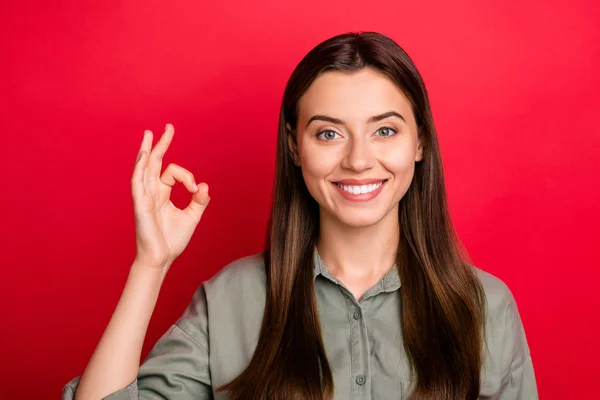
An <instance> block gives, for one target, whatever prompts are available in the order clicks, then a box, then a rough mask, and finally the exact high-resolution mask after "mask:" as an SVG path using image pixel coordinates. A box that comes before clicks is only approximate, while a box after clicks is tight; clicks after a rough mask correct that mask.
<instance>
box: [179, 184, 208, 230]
mask: <svg viewBox="0 0 600 400" xmlns="http://www.w3.org/2000/svg"><path fill="white" fill-rule="evenodd" d="M209 202H210V196H209V195H208V185H207V184H206V183H200V184H198V191H196V193H194V195H193V196H192V201H190V204H188V206H187V207H186V208H185V209H184V210H183V212H184V213H186V214H187V215H189V216H190V217H192V218H193V219H194V221H196V223H198V222H200V219H201V218H202V214H203V213H204V210H206V207H207V206H208V203H209Z"/></svg>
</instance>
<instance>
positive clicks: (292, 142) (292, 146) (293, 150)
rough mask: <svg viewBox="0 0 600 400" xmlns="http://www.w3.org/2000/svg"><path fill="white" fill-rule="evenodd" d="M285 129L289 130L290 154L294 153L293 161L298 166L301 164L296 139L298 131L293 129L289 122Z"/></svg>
mask: <svg viewBox="0 0 600 400" xmlns="http://www.w3.org/2000/svg"><path fill="white" fill-rule="evenodd" d="M285 130H286V132H287V139H288V147H289V149H290V154H291V155H292V161H293V162H294V164H295V165H296V166H298V167H299V166H300V156H299V154H298V141H297V140H296V139H297V137H296V135H297V134H296V132H295V131H294V130H293V129H292V127H291V125H290V124H289V123H286V124H285Z"/></svg>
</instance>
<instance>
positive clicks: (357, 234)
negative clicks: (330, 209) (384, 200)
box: [317, 210, 400, 278]
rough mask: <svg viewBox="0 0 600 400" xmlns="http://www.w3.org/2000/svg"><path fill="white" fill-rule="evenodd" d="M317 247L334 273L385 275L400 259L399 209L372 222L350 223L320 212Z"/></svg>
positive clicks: (357, 275) (353, 275)
mask: <svg viewBox="0 0 600 400" xmlns="http://www.w3.org/2000/svg"><path fill="white" fill-rule="evenodd" d="M320 215H321V216H320V227H319V238H318V240H317V250H318V251H319V255H320V256H321V258H322V259H323V262H324V263H325V265H327V269H328V270H329V272H330V273H332V274H334V275H336V276H346V277H355V278H364V277H371V276H374V275H378V276H379V275H383V274H385V273H386V272H387V271H389V269H390V268H391V267H392V266H393V265H394V263H395V262H396V252H397V249H398V242H399V237H400V224H399V222H398V217H397V215H398V212H397V210H396V212H394V210H392V211H390V212H389V213H388V215H387V216H385V217H384V218H383V219H382V220H381V221H379V222H378V223H376V224H374V225H370V226H361V227H350V226H348V225H345V224H343V223H341V222H340V221H339V220H338V219H336V218H333V217H332V216H330V215H326V214H325V213H323V212H321V213H320Z"/></svg>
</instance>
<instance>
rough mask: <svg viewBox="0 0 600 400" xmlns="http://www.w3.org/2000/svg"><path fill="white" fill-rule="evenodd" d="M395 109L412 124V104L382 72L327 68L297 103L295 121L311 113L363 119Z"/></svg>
mask: <svg viewBox="0 0 600 400" xmlns="http://www.w3.org/2000/svg"><path fill="white" fill-rule="evenodd" d="M387 111H397V112H399V113H400V114H402V115H403V116H404V118H405V119H406V120H407V122H408V123H411V121H412V123H414V117H413V113H412V107H411V104H410V101H409V100H408V98H407V97H406V96H405V95H404V93H403V92H402V90H401V89H400V88H399V87H398V86H397V85H396V84H395V83H394V82H393V81H392V80H391V79H390V78H389V77H387V76H386V75H384V74H382V73H381V72H378V71H376V70H374V69H371V68H362V69H360V70H358V71H356V72H352V73H348V72H340V71H327V72H324V73H322V74H321V75H319V76H318V77H317V78H316V79H315V80H314V81H313V83H312V84H311V85H310V87H309V88H308V90H307V91H306V92H305V93H304V95H303V96H302V97H301V98H300V101H299V103H298V122H299V123H301V122H302V121H306V120H307V119H308V118H310V117H311V116H312V115H314V114H325V115H328V116H331V117H335V118H340V119H342V120H344V121H355V122H364V121H366V120H367V119H369V118H370V117H372V116H374V115H378V114H382V113H384V112H387Z"/></svg>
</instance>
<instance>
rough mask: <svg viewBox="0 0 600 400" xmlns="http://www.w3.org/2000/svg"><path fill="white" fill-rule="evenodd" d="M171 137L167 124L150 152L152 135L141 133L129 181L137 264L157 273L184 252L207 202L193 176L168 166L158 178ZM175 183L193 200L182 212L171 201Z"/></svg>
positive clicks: (203, 188)
mask: <svg viewBox="0 0 600 400" xmlns="http://www.w3.org/2000/svg"><path fill="white" fill-rule="evenodd" d="M174 133H175V131H174V129H173V126H172V125H171V124H167V126H166V127H165V132H164V133H163V135H162V136H161V138H160V140H159V141H158V142H157V143H156V145H155V146H154V148H153V149H152V132H151V131H148V130H146V131H144V138H143V140H142V145H141V147H140V151H139V153H138V158H137V160H136V163H135V168H134V171H133V176H132V178H131V192H132V195H133V205H134V215H135V231H136V247H137V253H136V261H138V262H139V264H140V265H146V266H149V267H155V268H159V269H164V268H167V269H168V267H169V266H170V265H171V263H172V262H173V261H174V260H175V258H177V257H178V256H179V255H180V254H181V253H182V252H183V250H184V249H185V247H186V246H187V244H188V243H189V241H190V239H191V237H192V234H193V233H194V230H195V229H196V226H197V225H198V223H199V222H200V218H201V217H202V214H203V213H204V210H205V209H206V207H207V206H208V203H209V201H210V197H209V196H208V185H207V184H206V183H201V184H199V185H197V186H196V183H195V179H194V175H192V173H191V172H189V171H188V170H186V169H184V168H182V167H180V166H179V165H176V164H169V165H168V166H167V168H166V169H165V171H164V172H163V173H162V175H160V171H161V168H162V159H163V157H164V155H165V152H166V151H167V149H168V148H169V145H170V144H171V140H172V139H173V135H174ZM175 182H181V183H183V184H184V186H185V187H186V189H187V190H188V191H189V192H190V193H192V200H191V201H190V203H189V204H188V206H187V207H186V208H185V209H183V210H180V209H178V208H177V207H175V205H174V204H173V203H172V202H171V200H170V195H171V188H172V187H173V186H174V185H175ZM164 273H166V271H164Z"/></svg>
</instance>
